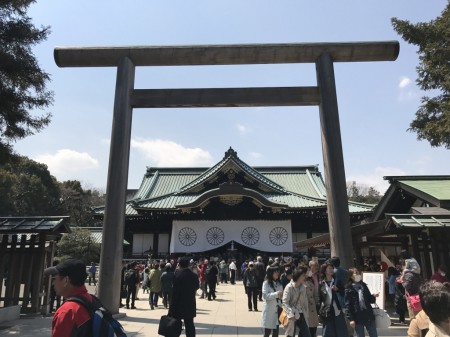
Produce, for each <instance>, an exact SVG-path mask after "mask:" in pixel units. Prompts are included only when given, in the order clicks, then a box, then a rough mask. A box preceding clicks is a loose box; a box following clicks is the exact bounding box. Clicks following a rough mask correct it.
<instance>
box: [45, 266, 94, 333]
mask: <svg viewBox="0 0 450 337" xmlns="http://www.w3.org/2000/svg"><path fill="white" fill-rule="evenodd" d="M44 275H45V276H49V275H50V276H51V277H52V283H53V286H54V288H55V292H56V294H57V295H61V296H63V297H64V298H69V297H72V296H83V297H85V298H86V299H87V300H88V301H91V302H92V296H91V295H89V294H88V292H87V290H86V287H85V286H84V282H85V281H86V277H87V273H86V265H85V264H84V263H83V261H80V260H77V259H68V260H65V261H64V262H61V263H59V264H58V265H56V266H54V267H50V268H47V269H45V270H44ZM90 320H91V316H90V315H89V313H88V311H87V309H86V308H85V307H84V306H83V305H82V304H80V303H77V302H73V301H66V302H64V303H63V304H62V305H61V306H60V307H59V308H58V310H56V313H55V315H54V316H53V321H52V337H68V336H70V337H76V336H80V337H81V336H88V335H89V334H90V333H91V324H90Z"/></svg>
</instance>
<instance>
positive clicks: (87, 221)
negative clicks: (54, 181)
mask: <svg viewBox="0 0 450 337" xmlns="http://www.w3.org/2000/svg"><path fill="white" fill-rule="evenodd" d="M59 188H60V191H61V205H62V207H63V209H64V212H65V214H68V215H70V219H71V222H72V223H73V224H74V225H76V226H85V227H86V226H95V225H96V224H97V223H96V221H95V220H94V219H93V218H92V212H91V209H92V207H94V206H98V205H102V204H104V196H103V195H102V194H101V193H100V192H99V191H98V190H95V189H86V190H84V189H83V187H82V186H81V183H80V182H79V181H78V180H67V181H64V182H62V183H60V185H59Z"/></svg>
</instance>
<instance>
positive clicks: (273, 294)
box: [261, 267, 283, 337]
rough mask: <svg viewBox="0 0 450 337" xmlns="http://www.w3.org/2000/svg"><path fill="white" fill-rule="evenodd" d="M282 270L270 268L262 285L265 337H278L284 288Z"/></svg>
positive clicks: (262, 319)
mask: <svg viewBox="0 0 450 337" xmlns="http://www.w3.org/2000/svg"><path fill="white" fill-rule="evenodd" d="M279 278H280V269H279V268H277V267H268V268H267V271H266V279H265V281H264V283H263V285H262V297H263V300H264V304H263V309H262V318H261V321H262V322H261V323H262V324H261V325H262V327H263V328H264V337H269V336H270V334H271V333H272V337H278V335H279V329H280V327H279V322H278V316H279V315H280V312H281V297H282V296H283V286H282V285H281V283H280V280H279Z"/></svg>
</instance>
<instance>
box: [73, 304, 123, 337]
mask: <svg viewBox="0 0 450 337" xmlns="http://www.w3.org/2000/svg"><path fill="white" fill-rule="evenodd" d="M91 296H92V302H90V301H89V300H87V299H86V298H84V297H83V296H73V297H69V298H68V299H67V301H71V302H77V303H79V304H81V305H82V306H84V307H85V308H86V309H87V310H88V312H89V315H90V316H91V323H92V337H114V336H116V337H127V335H126V334H125V332H124V331H123V327H122V325H121V324H120V323H119V322H118V321H117V320H116V319H115V318H114V317H113V316H112V314H111V312H110V311H109V310H108V309H106V308H105V306H104V305H103V304H102V302H100V300H99V299H98V298H97V297H95V296H94V295H91Z"/></svg>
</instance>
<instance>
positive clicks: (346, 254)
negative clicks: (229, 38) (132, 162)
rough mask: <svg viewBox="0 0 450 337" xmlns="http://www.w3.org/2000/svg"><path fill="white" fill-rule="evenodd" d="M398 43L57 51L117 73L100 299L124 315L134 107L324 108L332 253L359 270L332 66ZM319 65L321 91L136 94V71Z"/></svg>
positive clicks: (379, 56) (391, 52) (392, 53)
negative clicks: (146, 68) (125, 235)
mask: <svg viewBox="0 0 450 337" xmlns="http://www.w3.org/2000/svg"><path fill="white" fill-rule="evenodd" d="M399 50H400V46H399V43H398V41H380V42H354V43H353V42H345V43H301V44H299V43H293V44H249V45H197V46H129V47H57V48H55V51H54V57H55V61H56V64H57V65H58V66H59V67H117V79H116V91H115V99H114V114H113V125H112V134H111V147H110V157H109V168H108V182H107V188H106V206H105V215H104V224H103V243H102V252H101V257H100V275H101V277H100V280H99V288H98V294H99V297H100V299H101V300H102V302H103V303H104V304H105V305H106V306H107V307H108V308H109V309H110V310H111V311H112V312H114V313H117V312H118V311H119V302H120V301H119V296H120V291H119V289H120V274H121V261H122V253H123V252H122V242H123V233H124V226H125V204H126V189H127V181H128V166H129V154H130V139H131V121H132V110H133V108H200V107H256V106H310V105H318V106H319V112H320V125H321V132H322V152H323V162H324V170H325V184H326V190H327V211H328V224H329V230H330V239H331V242H330V243H331V254H332V255H335V256H339V257H340V258H341V262H342V265H343V266H345V267H350V266H352V264H353V248H352V237H351V233H350V216H349V211H348V202H347V194H346V181H345V170H344V158H343V154H342V143H341V131H340V126H339V112H338V105H337V97H336V84H335V80H334V67H333V62H360V61H394V60H396V59H397V56H398V53H399ZM275 63H315V64H316V74H317V84H318V85H317V86H315V87H269V88H215V89H212V88H208V89H134V75H135V67H136V66H186V65H191V66H194V65H233V64H275Z"/></svg>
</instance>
